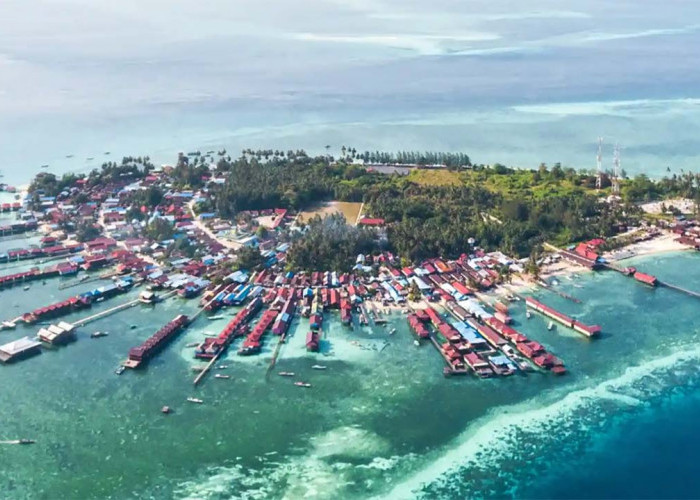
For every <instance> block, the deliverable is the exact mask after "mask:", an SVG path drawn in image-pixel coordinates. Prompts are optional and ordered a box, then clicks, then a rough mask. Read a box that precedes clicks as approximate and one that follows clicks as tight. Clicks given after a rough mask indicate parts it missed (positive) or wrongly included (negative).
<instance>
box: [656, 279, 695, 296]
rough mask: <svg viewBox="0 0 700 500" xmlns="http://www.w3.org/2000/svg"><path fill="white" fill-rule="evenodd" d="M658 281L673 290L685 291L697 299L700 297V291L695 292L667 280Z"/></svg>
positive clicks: (660, 284)
mask: <svg viewBox="0 0 700 500" xmlns="http://www.w3.org/2000/svg"><path fill="white" fill-rule="evenodd" d="M657 283H658V284H659V286H664V287H666V288H670V289H671V290H676V291H677V292H681V293H684V294H686V295H689V296H690V297H695V298H696V299H700V293H699V292H694V291H693V290H688V289H686V288H683V287H680V286H677V285H673V284H671V283H666V282H665V281H660V280H658V281H657Z"/></svg>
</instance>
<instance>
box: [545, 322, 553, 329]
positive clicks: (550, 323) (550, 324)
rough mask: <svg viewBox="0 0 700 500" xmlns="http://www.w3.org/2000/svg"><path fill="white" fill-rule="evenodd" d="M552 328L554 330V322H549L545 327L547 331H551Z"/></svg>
mask: <svg viewBox="0 0 700 500" xmlns="http://www.w3.org/2000/svg"><path fill="white" fill-rule="evenodd" d="M552 328H554V322H553V321H550V322H549V324H548V325H547V330H551V329H552Z"/></svg>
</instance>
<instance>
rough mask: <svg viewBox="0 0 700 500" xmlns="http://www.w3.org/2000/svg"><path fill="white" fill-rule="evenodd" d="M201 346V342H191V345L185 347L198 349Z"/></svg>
mask: <svg viewBox="0 0 700 500" xmlns="http://www.w3.org/2000/svg"><path fill="white" fill-rule="evenodd" d="M198 345H199V342H190V343H189V344H187V345H185V347H197V346H198Z"/></svg>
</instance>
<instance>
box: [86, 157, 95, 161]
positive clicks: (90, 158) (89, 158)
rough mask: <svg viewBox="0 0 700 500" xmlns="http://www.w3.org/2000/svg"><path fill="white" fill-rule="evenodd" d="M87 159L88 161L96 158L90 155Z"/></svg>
mask: <svg viewBox="0 0 700 500" xmlns="http://www.w3.org/2000/svg"><path fill="white" fill-rule="evenodd" d="M85 159H86V160H87V161H92V160H94V159H95V158H93V157H92V156H89V157H87V158H85Z"/></svg>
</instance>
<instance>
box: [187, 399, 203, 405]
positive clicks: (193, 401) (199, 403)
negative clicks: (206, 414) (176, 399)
mask: <svg viewBox="0 0 700 500" xmlns="http://www.w3.org/2000/svg"><path fill="white" fill-rule="evenodd" d="M187 401H189V402H190V403H197V404H198V405H201V404H202V403H204V401H202V400H201V399H197V398H187Z"/></svg>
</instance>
